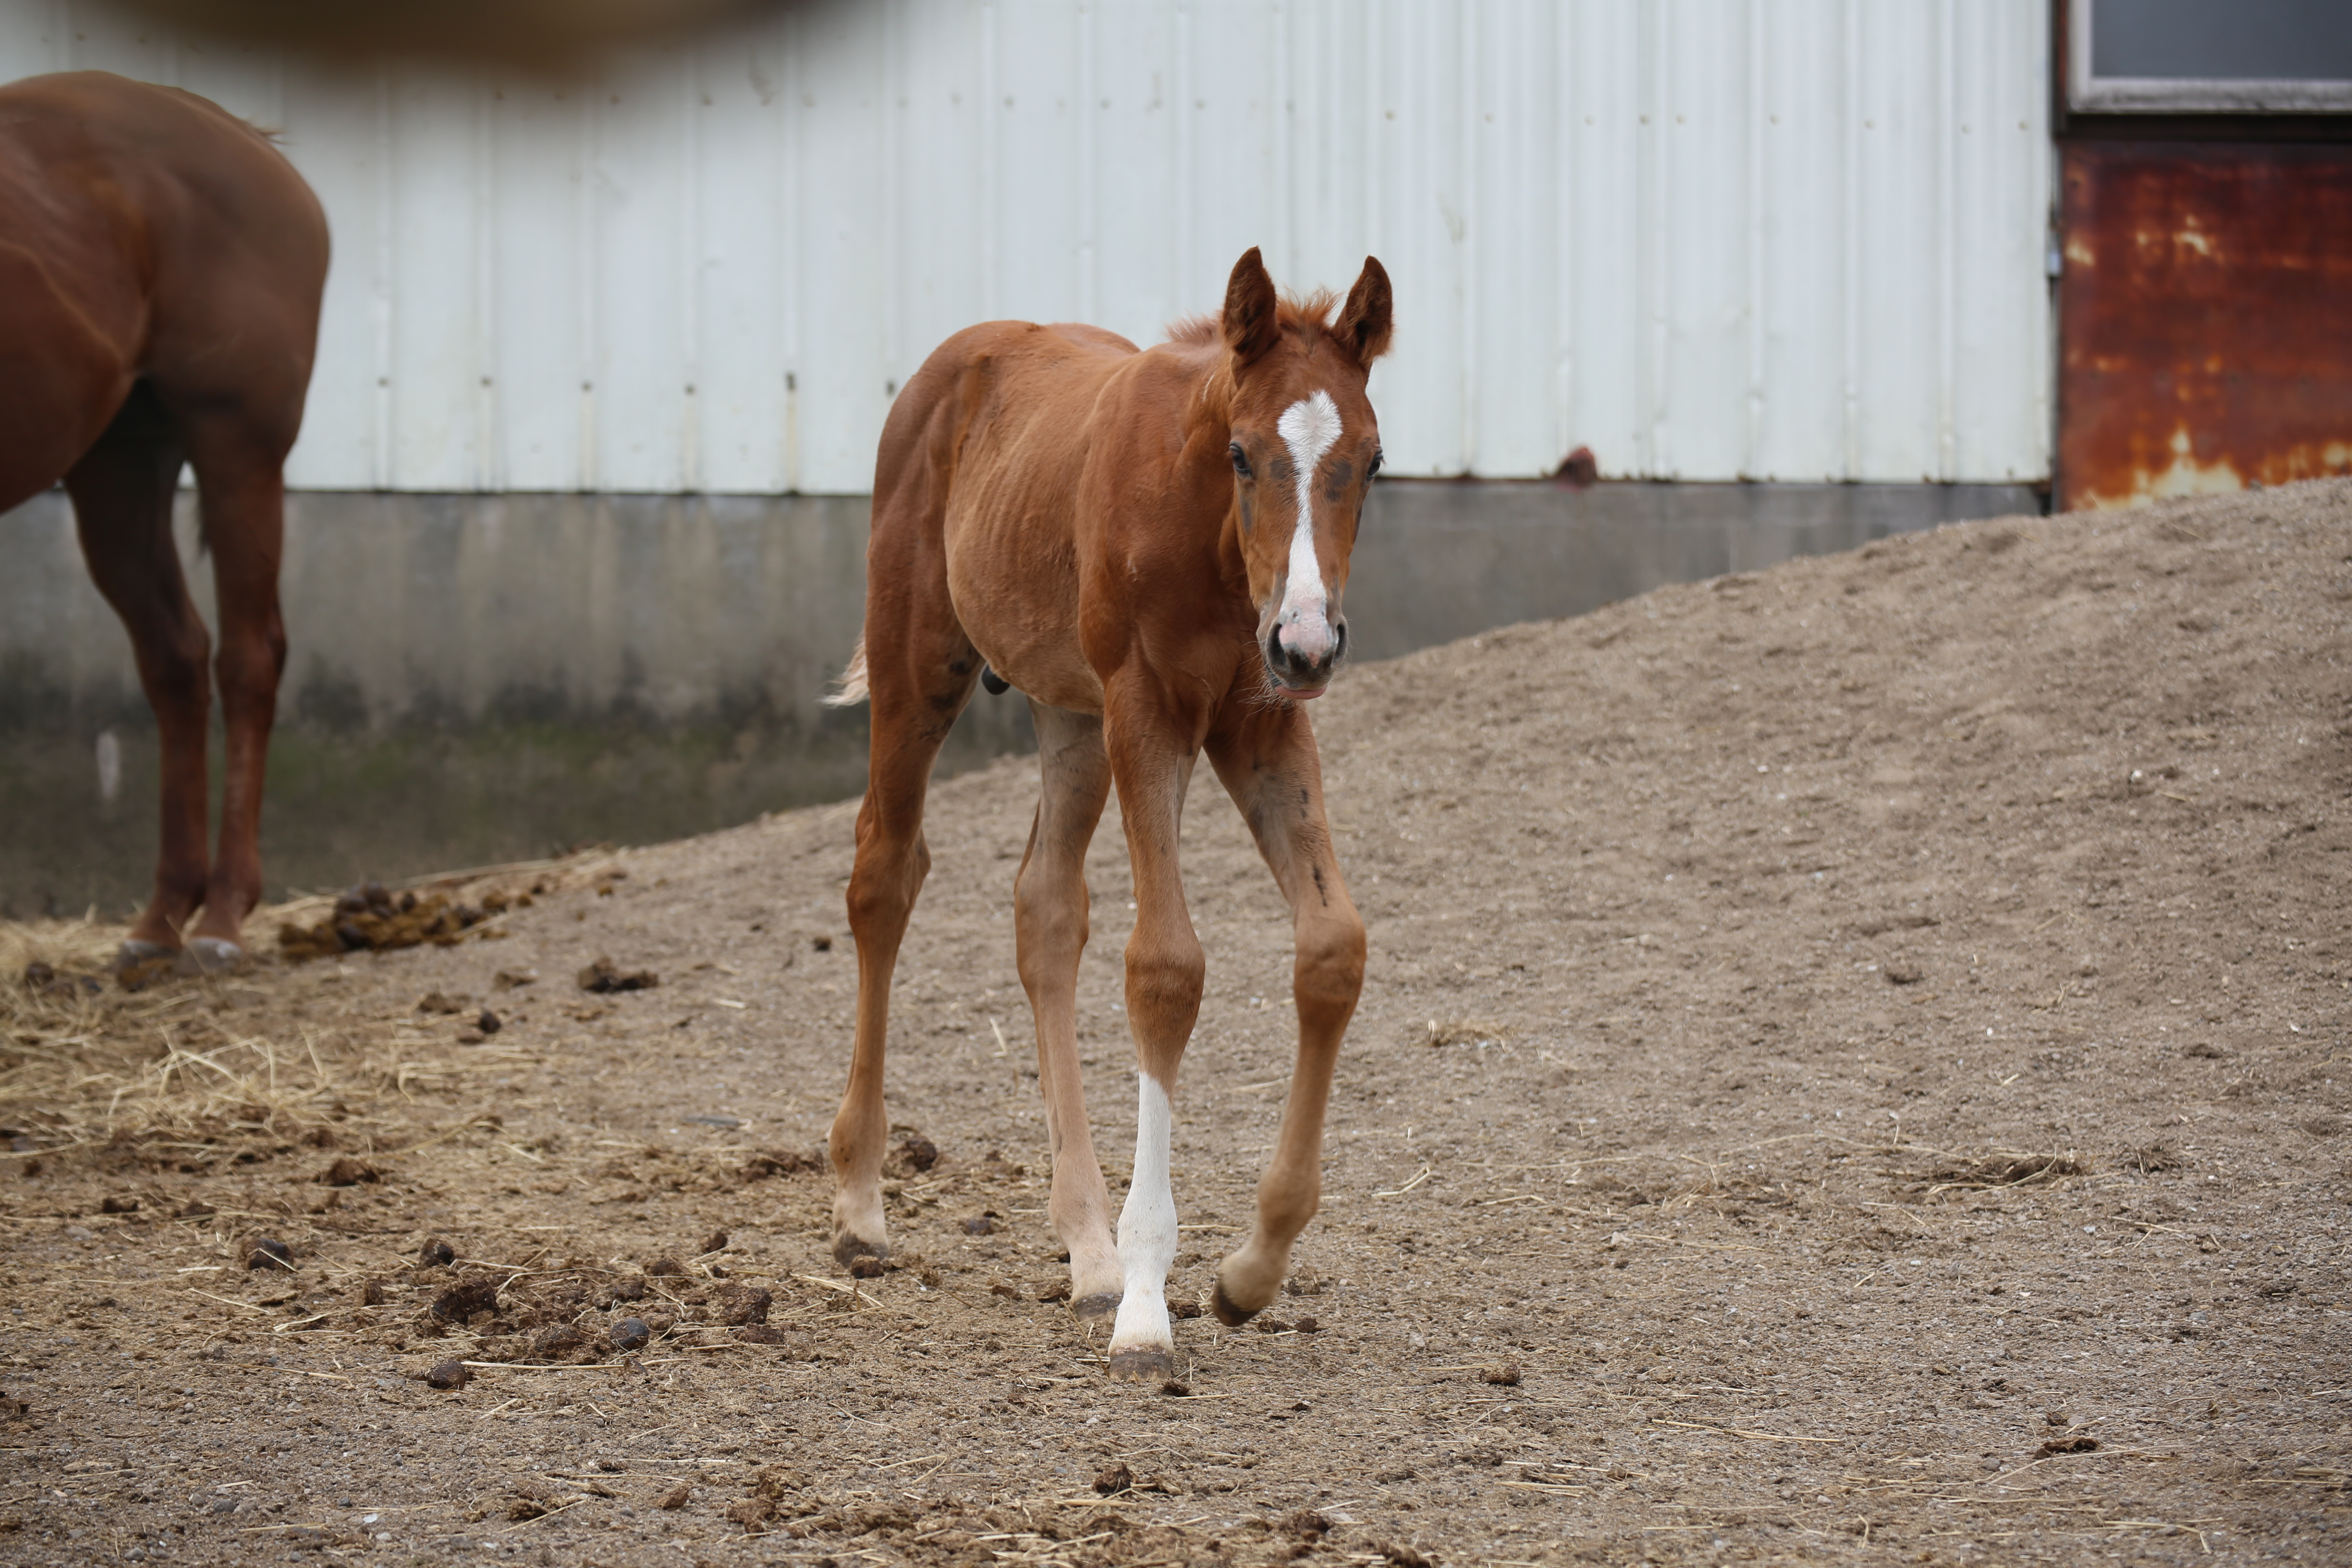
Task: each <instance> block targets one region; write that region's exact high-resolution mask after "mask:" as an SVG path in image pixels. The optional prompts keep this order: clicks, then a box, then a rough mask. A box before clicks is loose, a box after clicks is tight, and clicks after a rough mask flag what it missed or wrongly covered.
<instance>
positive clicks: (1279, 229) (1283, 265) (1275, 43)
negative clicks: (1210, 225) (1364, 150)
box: [1265, 0, 1298, 288]
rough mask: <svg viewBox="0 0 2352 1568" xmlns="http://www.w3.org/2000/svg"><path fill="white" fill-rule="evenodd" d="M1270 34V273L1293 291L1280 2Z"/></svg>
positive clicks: (1286, 53) (1286, 43)
mask: <svg viewBox="0 0 2352 1568" xmlns="http://www.w3.org/2000/svg"><path fill="white" fill-rule="evenodd" d="M1269 31H1270V32H1271V33H1272V34H1273V37H1271V38H1269V39H1268V40H1267V43H1268V46H1269V47H1268V49H1267V54H1268V56H1269V57H1270V58H1269V60H1268V65H1267V72H1266V103H1265V125H1266V133H1267V135H1268V136H1269V137H1271V138H1272V140H1273V142H1274V149H1273V152H1274V211H1275V229H1274V233H1273V235H1272V236H1270V237H1271V239H1272V240H1273V242H1274V243H1273V246H1272V249H1273V251H1274V257H1273V261H1272V270H1273V272H1274V274H1275V276H1276V277H1277V278H1286V279H1290V280H1291V284H1292V287H1294V288H1295V287H1297V273H1298V234H1297V216H1296V215H1297V211H1298V191H1297V184H1296V181H1295V178H1294V175H1295V171H1294V170H1293V169H1292V167H1291V163H1292V161H1293V160H1292V158H1291V155H1290V15H1289V12H1288V11H1287V10H1286V9H1285V8H1284V6H1283V5H1282V3H1281V0H1275V5H1274V9H1273V16H1272V20H1271V22H1270V24H1269Z"/></svg>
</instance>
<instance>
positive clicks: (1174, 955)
mask: <svg viewBox="0 0 2352 1568" xmlns="http://www.w3.org/2000/svg"><path fill="white" fill-rule="evenodd" d="M1153 718H1154V719H1156V718H1157V716H1156V715H1155V716H1153ZM1170 729H1171V727H1170V726H1167V725H1165V724H1164V721H1161V722H1154V721H1152V720H1144V721H1135V720H1129V721H1124V722H1121V721H1118V720H1114V721H1113V722H1112V723H1111V725H1110V747H1109V749H1110V761H1111V773H1112V775H1113V777H1114V778H1116V779H1117V781H1118V805H1119V816H1120V818H1121V820H1122V822H1123V823H1124V825H1125V826H1126V829H1127V853H1128V860H1129V864H1130V865H1131V866H1132V867H1133V868H1134V872H1135V909H1136V914H1135V934H1134V935H1133V936H1132V937H1131V938H1129V941H1128V944H1127V1017H1128V1026H1129V1029H1130V1030H1132V1031H1133V1033H1134V1035H1135V1056H1136V1068H1137V1071H1136V1126H1135V1168H1134V1173H1133V1175H1132V1178H1131V1180H1130V1181H1129V1185H1128V1190H1127V1204H1126V1206H1125V1207H1124V1208H1122V1209H1121V1210H1120V1212H1119V1216H1118V1260H1119V1265H1120V1268H1121V1269H1122V1271H1123V1272H1124V1273H1125V1275H1126V1280H1125V1289H1124V1291H1123V1293H1122V1294H1121V1295H1120V1297H1119V1303H1118V1322H1117V1324H1116V1325H1115V1326H1114V1327H1113V1329H1112V1331H1111V1337H1110V1371H1111V1375H1112V1376H1113V1377H1120V1378H1129V1379H1132V1380H1134V1381H1136V1382H1139V1383H1158V1382H1161V1381H1163V1380H1165V1379H1167V1378H1169V1377H1171V1376H1173V1375H1174V1373H1175V1371H1176V1344H1175V1340H1174V1339H1173V1337H1172V1336H1171V1334H1170V1332H1169V1329H1168V1295H1167V1291H1168V1269H1169V1267H1170V1266H1171V1264H1173V1263H1174V1262H1175V1261H1176V1196H1175V1194H1174V1192H1173V1191H1172V1190H1171V1187H1170V1184H1169V1179H1168V1159H1169V1144H1170V1142H1171V1139H1172V1136H1173V1133H1174V1131H1175V1107H1174V1100H1175V1093H1176V1068H1177V1066H1178V1064H1179V1063H1180V1062H1181V1061H1182V1060H1183V1058H1184V1046H1185V1043H1186V1042H1187V1041H1189V1040H1190V1039H1191V1038H1192V1026H1193V1024H1194V1023H1195V1022H1196V1021H1198V1019H1199V1018H1200V1016H1201V983H1202V976H1203V975H1204V974H1205V973H1206V972H1207V967H1208V961H1207V959H1206V957H1205V955H1204V954H1203V953H1202V951H1201V939H1200V938H1199V937H1198V936H1196V935H1194V934H1193V931H1192V915H1191V913H1190V912H1189V911H1188V910H1186V909H1185V907H1184V884H1183V879H1182V877H1181V873H1180V871H1179V869H1178V867H1177V858H1176V843H1177V832H1178V829H1179V827H1180V826H1181V822H1182V819H1183V813H1184V786H1185V784H1186V782H1187V781H1188V780H1189V779H1190V778H1191V777H1192V761H1193V757H1194V750H1193V747H1192V743H1191V741H1190V738H1189V737H1184V736H1180V735H1176V734H1173V733H1171V732H1169V730H1170Z"/></svg>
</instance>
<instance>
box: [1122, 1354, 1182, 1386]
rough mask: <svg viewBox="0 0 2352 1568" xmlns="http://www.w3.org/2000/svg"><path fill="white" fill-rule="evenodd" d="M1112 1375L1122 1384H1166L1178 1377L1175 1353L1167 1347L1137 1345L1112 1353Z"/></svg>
mask: <svg viewBox="0 0 2352 1568" xmlns="http://www.w3.org/2000/svg"><path fill="white" fill-rule="evenodd" d="M1110 1374H1111V1376H1113V1377H1115V1378H1117V1379H1118V1381H1119V1382H1121V1383H1149V1384H1154V1385H1157V1384H1162V1383H1166V1382H1167V1381H1168V1380H1169V1379H1170V1378H1171V1377H1174V1376H1175V1375H1176V1356H1175V1352H1172V1351H1171V1350H1169V1349H1168V1348H1167V1347H1166V1346H1165V1345H1137V1346H1136V1347H1135V1348H1134V1349H1132V1350H1124V1351H1113V1352H1110Z"/></svg>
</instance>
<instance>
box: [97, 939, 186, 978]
mask: <svg viewBox="0 0 2352 1568" xmlns="http://www.w3.org/2000/svg"><path fill="white" fill-rule="evenodd" d="M179 956H180V950H179V949H178V948H176V947H165V946H164V945H163V943H162V942H124V943H123V944H122V945H121V947H118V948H116V949H115V950H114V962H113V963H110V964H108V965H107V968H108V969H109V970H110V971H112V972H113V973H116V974H121V973H123V972H124V971H126V970H131V969H137V968H139V967H140V966H142V964H149V963H154V962H155V961H156V960H157V959H159V958H161V959H166V960H176V959H177V958H178V957H179Z"/></svg>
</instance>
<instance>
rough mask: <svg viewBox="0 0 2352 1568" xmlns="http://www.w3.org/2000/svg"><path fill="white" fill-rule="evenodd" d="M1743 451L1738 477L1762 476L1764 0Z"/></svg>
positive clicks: (1758, 1)
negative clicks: (1745, 436) (1746, 407)
mask: <svg viewBox="0 0 2352 1568" xmlns="http://www.w3.org/2000/svg"><path fill="white" fill-rule="evenodd" d="M1747 23H1748V114H1747V117H1746V118H1747V123H1748V191H1747V202H1748V214H1747V216H1748V450H1747V452H1746V454H1745V455H1744V457H1743V458H1742V461H1741V463H1740V475H1739V477H1740V478H1741V479H1761V478H1763V477H1764V475H1763V473H1762V469H1763V467H1764V300H1765V292H1764V290H1765V276H1764V208H1765V195H1766V192H1765V184H1764V182H1765V177H1766V163H1765V159H1764V126H1765V121H1764V104H1765V92H1764V0H1748V16H1747Z"/></svg>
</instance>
